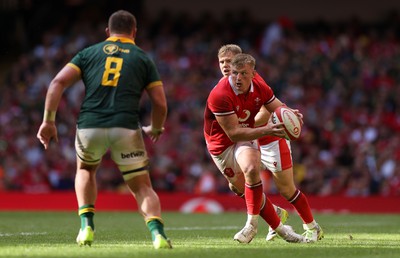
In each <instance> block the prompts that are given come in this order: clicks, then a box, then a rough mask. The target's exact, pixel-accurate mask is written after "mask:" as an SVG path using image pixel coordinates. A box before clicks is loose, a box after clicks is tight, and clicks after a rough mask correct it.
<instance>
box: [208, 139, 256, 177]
mask: <svg viewBox="0 0 400 258" xmlns="http://www.w3.org/2000/svg"><path fill="white" fill-rule="evenodd" d="M246 149H256V150H258V146H257V142H256V141H254V142H238V143H236V144H234V145H231V146H229V147H228V148H227V149H226V150H225V151H224V152H223V153H221V154H220V155H218V156H215V155H212V154H211V157H212V159H213V161H214V163H215V165H216V166H217V167H218V169H219V171H220V172H221V173H222V174H223V175H224V176H225V177H226V179H228V181H229V182H231V183H234V182H235V181H236V179H237V176H238V175H240V174H242V173H243V172H242V170H241V169H240V166H239V164H238V163H237V157H238V156H239V154H240V153H241V152H242V151H243V150H246Z"/></svg>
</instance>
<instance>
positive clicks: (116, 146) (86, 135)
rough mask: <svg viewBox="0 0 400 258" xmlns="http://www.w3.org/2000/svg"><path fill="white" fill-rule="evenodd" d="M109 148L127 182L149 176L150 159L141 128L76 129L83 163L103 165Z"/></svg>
mask: <svg viewBox="0 0 400 258" xmlns="http://www.w3.org/2000/svg"><path fill="white" fill-rule="evenodd" d="M109 149H110V152H111V158H112V160H113V161H114V162H115V163H116V164H117V166H118V168H119V170H120V171H121V172H122V174H123V176H124V179H125V180H127V179H130V178H132V177H134V176H136V175H139V174H144V173H148V165H149V158H148V156H147V152H146V148H145V145H144V141H143V137H142V130H141V129H137V130H132V129H127V128H118V127H115V128H88V129H77V130H76V137H75V150H76V154H77V158H78V159H80V160H81V162H82V163H85V164H89V165H95V164H99V163H100V162H101V159H102V158H103V156H104V154H105V153H106V152H107V150H109Z"/></svg>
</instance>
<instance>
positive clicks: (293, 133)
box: [271, 106, 301, 141]
mask: <svg viewBox="0 0 400 258" xmlns="http://www.w3.org/2000/svg"><path fill="white" fill-rule="evenodd" d="M271 120H272V123H274V124H276V123H283V126H284V127H285V134H286V136H285V138H286V139H288V140H291V141H294V140H297V139H299V138H300V134H301V122H300V120H299V118H298V117H297V115H296V114H295V113H294V112H293V111H292V110H291V109H290V108H287V107H286V106H280V107H278V108H277V109H275V111H274V112H273V113H272V118H271Z"/></svg>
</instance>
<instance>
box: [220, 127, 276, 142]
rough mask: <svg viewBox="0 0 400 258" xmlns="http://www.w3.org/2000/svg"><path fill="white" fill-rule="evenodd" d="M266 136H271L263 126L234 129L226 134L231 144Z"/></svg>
mask: <svg viewBox="0 0 400 258" xmlns="http://www.w3.org/2000/svg"><path fill="white" fill-rule="evenodd" d="M268 134H272V132H271V131H270V130H268V128H267V127H265V126H263V127H257V128H236V129H235V130H231V131H229V132H228V133H227V135H228V137H229V138H230V139H231V141H233V142H240V141H253V140H256V139H258V138H261V137H262V136H265V135H268Z"/></svg>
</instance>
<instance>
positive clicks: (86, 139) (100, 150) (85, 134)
mask: <svg viewBox="0 0 400 258" xmlns="http://www.w3.org/2000/svg"><path fill="white" fill-rule="evenodd" d="M107 143H108V141H107V129H104V128H86V129H77V130H76V136H75V150H76V155H77V158H78V160H79V161H80V162H79V163H78V168H79V167H80V166H83V164H86V165H97V164H99V163H100V162H101V159H102V157H103V155H104V154H105V152H106V151H107V149H108V144H107Z"/></svg>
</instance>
